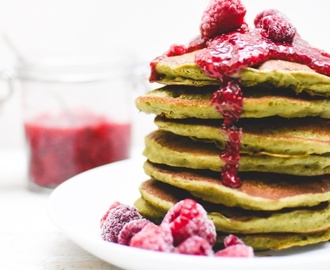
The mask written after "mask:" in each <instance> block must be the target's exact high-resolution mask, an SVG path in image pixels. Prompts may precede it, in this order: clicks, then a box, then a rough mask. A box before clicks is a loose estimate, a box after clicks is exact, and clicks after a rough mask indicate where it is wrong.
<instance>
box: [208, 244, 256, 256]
mask: <svg viewBox="0 0 330 270" xmlns="http://www.w3.org/2000/svg"><path fill="white" fill-rule="evenodd" d="M214 255H215V256H216V257H253V256H254V252H253V249H252V247H250V246H246V245H232V246H228V247H226V248H224V249H221V250H219V251H217V252H216V253H215V254H214Z"/></svg>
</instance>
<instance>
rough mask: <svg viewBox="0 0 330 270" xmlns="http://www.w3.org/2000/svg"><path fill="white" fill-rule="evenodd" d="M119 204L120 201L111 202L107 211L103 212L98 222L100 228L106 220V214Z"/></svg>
mask: <svg viewBox="0 0 330 270" xmlns="http://www.w3.org/2000/svg"><path fill="white" fill-rule="evenodd" d="M119 205H121V203H120V202H117V201H116V202H113V203H112V204H111V205H110V206H109V209H108V211H107V212H106V213H105V214H104V216H103V217H102V218H101V222H100V227H101V228H102V226H103V222H104V221H105V220H106V218H107V216H108V215H109V213H110V211H111V210H112V209H114V208H116V207H117V206H119Z"/></svg>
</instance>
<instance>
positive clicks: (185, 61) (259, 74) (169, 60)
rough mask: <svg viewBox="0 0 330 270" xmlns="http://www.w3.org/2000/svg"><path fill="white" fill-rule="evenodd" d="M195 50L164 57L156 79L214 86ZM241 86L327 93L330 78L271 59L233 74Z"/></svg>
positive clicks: (156, 67) (297, 65)
mask: <svg viewBox="0 0 330 270" xmlns="http://www.w3.org/2000/svg"><path fill="white" fill-rule="evenodd" d="M196 52H197V51H195V52H191V53H187V54H183V55H179V56H171V57H165V58H162V59H161V60H159V62H158V63H157V64H156V66H155V70H156V72H157V74H158V78H159V79H158V82H159V83H161V84H165V85H193V86H203V85H217V84H220V82H219V81H218V80H216V79H213V78H210V77H208V76H207V75H206V74H204V73H203V72H202V71H201V69H200V68H199V67H198V66H197V65H196V64H195V61H194V57H195V54H196ZM233 77H234V78H237V79H239V80H240V82H241V84H242V85H243V86H254V85H264V84H266V85H271V86H273V87H275V88H279V87H290V88H293V89H294V90H295V91H296V92H297V93H300V92H302V91H306V92H309V93H310V94H312V95H324V96H330V78H329V77H327V76H325V75H322V74H318V73H316V72H315V71H313V70H312V69H310V68H308V67H307V66H305V65H301V64H297V63H292V62H287V61H281V60H272V61H267V62H266V63H264V64H263V65H261V66H260V67H258V68H252V67H248V68H245V69H244V70H243V71H241V72H240V73H238V74H234V75H233Z"/></svg>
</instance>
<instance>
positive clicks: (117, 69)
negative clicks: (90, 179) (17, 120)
mask: <svg viewBox="0 0 330 270" xmlns="http://www.w3.org/2000/svg"><path fill="white" fill-rule="evenodd" d="M119 57H120V55H116V56H115V57H111V58H107V60H106V61H105V60H104V59H95V58H92V59H59V58H56V59H51V58H49V59H41V60H40V61H35V62H27V63H24V64H23V65H20V66H19V67H18V68H17V76H18V79H19V82H20V86H21V91H22V103H23V110H22V112H23V122H24V132H25V140H26V147H27V150H28V151H27V152H28V178H29V187H30V189H32V190H36V189H42V188H46V189H47V188H48V189H49V188H54V187H56V186H58V185H59V184H61V183H62V182H64V181H66V180H67V179H69V178H71V177H72V176H74V175H76V174H78V173H81V172H84V171H86V170H89V169H92V168H95V167H97V166H101V165H104V164H108V163H111V162H114V161H118V160H122V159H126V158H128V157H129V156H130V151H131V128H132V127H131V108H132V106H133V105H132V91H133V89H134V80H133V76H134V74H133V71H134V63H133V61H132V60H131V59H128V60H127V61H123V59H120V58H119Z"/></svg>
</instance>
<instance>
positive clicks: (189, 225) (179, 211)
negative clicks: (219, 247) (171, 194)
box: [162, 199, 216, 246]
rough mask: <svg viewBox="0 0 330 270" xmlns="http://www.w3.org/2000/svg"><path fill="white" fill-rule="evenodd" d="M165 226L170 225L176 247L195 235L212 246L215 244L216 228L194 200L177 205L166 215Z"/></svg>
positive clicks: (163, 222)
mask: <svg viewBox="0 0 330 270" xmlns="http://www.w3.org/2000/svg"><path fill="white" fill-rule="evenodd" d="M163 224H168V225H169V227H170V229H171V231H172V235H173V238H174V245H175V246H177V245H179V244H180V243H182V242H183V241H184V240H186V239H187V238H189V237H190V236H193V235H198V236H200V237H202V238H204V239H206V240H207V241H208V242H209V243H210V245H211V246H213V244H214V243H215V239H216V230H215V226H214V224H213V222H212V221H211V220H210V219H209V218H208V216H207V213H206V211H205V209H204V208H203V207H202V206H201V205H200V204H198V203H197V202H196V201H194V200H191V199H185V200H182V201H179V202H178V203H176V204H175V205H174V206H173V207H172V208H171V209H170V210H169V211H168V212H167V214H166V215H165V217H164V219H163V221H162V225H163Z"/></svg>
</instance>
